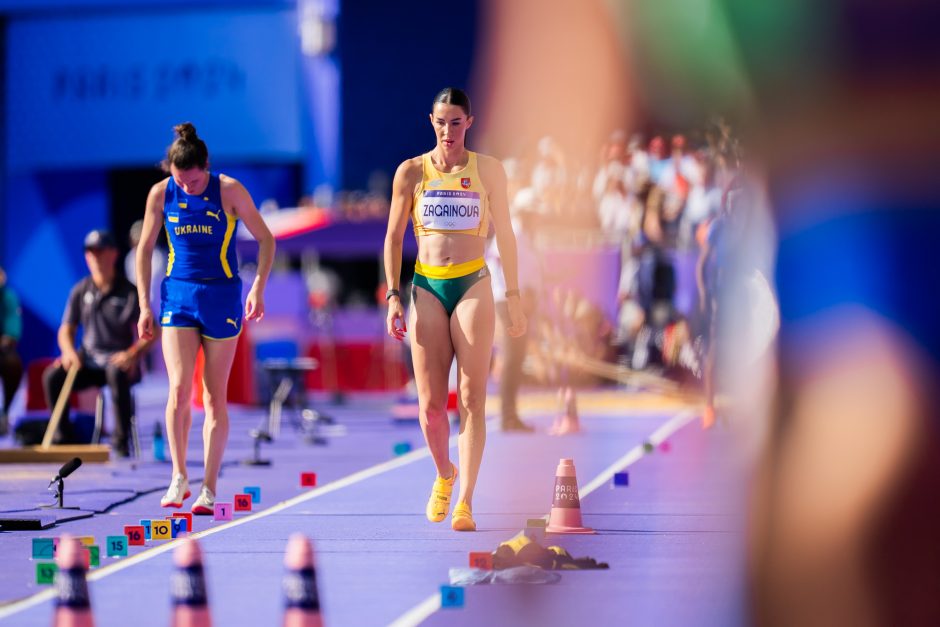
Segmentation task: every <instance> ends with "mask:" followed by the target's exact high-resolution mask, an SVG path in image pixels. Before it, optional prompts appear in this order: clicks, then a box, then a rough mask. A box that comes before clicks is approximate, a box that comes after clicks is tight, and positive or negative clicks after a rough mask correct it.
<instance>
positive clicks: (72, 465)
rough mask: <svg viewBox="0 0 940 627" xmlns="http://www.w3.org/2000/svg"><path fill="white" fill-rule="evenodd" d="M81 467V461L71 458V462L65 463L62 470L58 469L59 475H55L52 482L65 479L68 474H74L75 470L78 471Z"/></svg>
mask: <svg viewBox="0 0 940 627" xmlns="http://www.w3.org/2000/svg"><path fill="white" fill-rule="evenodd" d="M81 465H82V460H81V459H80V458H78V457H73V458H72V459H71V460H69V461H67V462H65V464H64V465H63V466H62V468H59V474H58V475H56V478H55V479H53V481H56V480H58V479H65V478H66V477H68V476H69V475H70V474H72V473H73V472H75V470H76V469H78V467H79V466H81Z"/></svg>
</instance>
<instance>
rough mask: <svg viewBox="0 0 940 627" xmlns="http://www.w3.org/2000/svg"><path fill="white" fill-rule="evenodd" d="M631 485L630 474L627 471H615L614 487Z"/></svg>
mask: <svg viewBox="0 0 940 627" xmlns="http://www.w3.org/2000/svg"><path fill="white" fill-rule="evenodd" d="M628 485H630V475H629V474H628V473H625V472H615V473H614V487H615V488H616V487H619V486H628Z"/></svg>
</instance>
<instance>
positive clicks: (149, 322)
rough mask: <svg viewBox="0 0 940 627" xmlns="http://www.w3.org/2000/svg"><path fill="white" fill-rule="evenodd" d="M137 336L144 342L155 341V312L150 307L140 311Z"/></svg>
mask: <svg viewBox="0 0 940 627" xmlns="http://www.w3.org/2000/svg"><path fill="white" fill-rule="evenodd" d="M137 336H138V337H139V338H140V339H142V340H152V339H153V311H151V309H150V308H149V307H147V308H146V309H141V310H140V317H139V318H137Z"/></svg>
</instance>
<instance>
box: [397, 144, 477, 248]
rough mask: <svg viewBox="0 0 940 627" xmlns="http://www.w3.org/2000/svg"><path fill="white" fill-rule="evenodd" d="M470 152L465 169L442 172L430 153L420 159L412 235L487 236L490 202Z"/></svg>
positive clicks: (473, 154) (474, 157)
mask: <svg viewBox="0 0 940 627" xmlns="http://www.w3.org/2000/svg"><path fill="white" fill-rule="evenodd" d="M468 153H469V159H468V161H467V165H466V167H464V168H463V169H461V170H459V171H457V172H441V171H440V170H438V169H437V168H435V167H434V164H433V163H432V162H431V154H430V153H425V154H424V155H422V156H421V162H422V165H423V168H422V169H423V173H422V176H421V185H420V186H419V187H418V188H417V189H416V190H415V196H414V208H413V209H412V213H411V221H412V222H413V223H414V229H415V236H417V237H421V236H422V235H429V234H431V233H448V234H450V233H461V234H464V235H476V236H479V237H486V235H487V231H488V230H489V228H490V202H489V196H488V195H487V193H486V188H485V187H483V181H482V180H480V172H479V169H478V168H477V154H476V153H475V152H470V151H468Z"/></svg>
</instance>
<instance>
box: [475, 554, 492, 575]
mask: <svg viewBox="0 0 940 627" xmlns="http://www.w3.org/2000/svg"><path fill="white" fill-rule="evenodd" d="M470 568H482V569H483V570H493V554H492V553H487V552H476V551H473V552H471V553H470Z"/></svg>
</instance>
